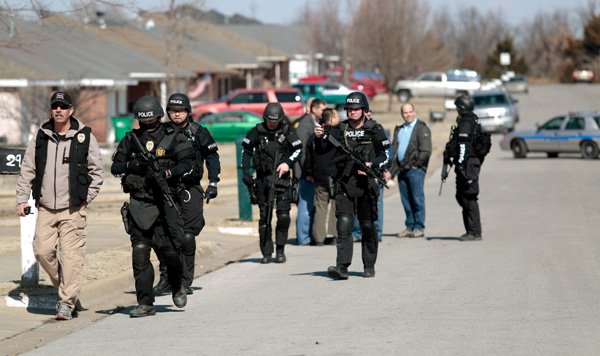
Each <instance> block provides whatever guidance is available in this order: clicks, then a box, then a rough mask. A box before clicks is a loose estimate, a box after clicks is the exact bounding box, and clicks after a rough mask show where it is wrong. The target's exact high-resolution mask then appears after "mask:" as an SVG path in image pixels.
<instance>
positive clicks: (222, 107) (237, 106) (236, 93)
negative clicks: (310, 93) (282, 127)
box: [194, 88, 304, 120]
mask: <svg viewBox="0 0 600 356" xmlns="http://www.w3.org/2000/svg"><path fill="white" fill-rule="evenodd" d="M274 102H280V103H281V106H283V110H284V111H285V114H286V115H287V116H288V118H290V119H291V120H294V119H296V118H298V117H300V116H302V115H303V114H304V104H303V99H302V95H301V94H300V92H299V91H298V89H295V88H285V89H236V90H233V91H231V92H229V93H228V94H226V95H225V96H223V97H222V98H221V99H219V100H217V101H216V102H212V103H205V104H200V105H197V106H195V107H194V115H195V117H197V118H200V117H202V116H204V115H208V114H214V113H218V112H221V111H249V112H253V113H255V114H257V115H259V116H261V117H262V114H263V111H264V109H265V106H267V104H268V103H274Z"/></svg>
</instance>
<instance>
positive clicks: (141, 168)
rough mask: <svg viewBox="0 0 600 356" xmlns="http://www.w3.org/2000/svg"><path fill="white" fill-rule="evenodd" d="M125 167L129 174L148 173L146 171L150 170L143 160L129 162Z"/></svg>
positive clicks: (137, 159)
mask: <svg viewBox="0 0 600 356" xmlns="http://www.w3.org/2000/svg"><path fill="white" fill-rule="evenodd" d="M125 167H126V169H127V172H129V173H135V174H140V173H144V172H146V169H147V168H148V163H146V161H144V160H143V159H139V158H134V159H132V160H130V161H127V163H126V164H125Z"/></svg>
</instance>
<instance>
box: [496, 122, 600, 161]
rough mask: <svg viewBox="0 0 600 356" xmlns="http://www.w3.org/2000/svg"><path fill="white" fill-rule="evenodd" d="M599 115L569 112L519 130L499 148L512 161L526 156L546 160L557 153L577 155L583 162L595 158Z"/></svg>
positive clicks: (504, 140)
mask: <svg viewBox="0 0 600 356" xmlns="http://www.w3.org/2000/svg"><path fill="white" fill-rule="evenodd" d="M599 144H600V112H597V111H591V112H571V113H568V114H564V115H560V116H556V117H553V118H552V119H550V120H548V121H546V123H544V124H543V125H541V126H539V127H538V128H537V129H534V130H519V131H514V132H511V133H509V134H507V135H505V136H504V138H503V139H502V140H501V141H500V148H501V149H503V150H511V151H512V152H513V155H514V157H515V158H525V157H526V156H527V153H529V152H545V153H546V154H547V155H548V157H550V158H554V157H558V154H559V153H577V152H581V155H582V156H583V158H585V159H594V158H598V145H599Z"/></svg>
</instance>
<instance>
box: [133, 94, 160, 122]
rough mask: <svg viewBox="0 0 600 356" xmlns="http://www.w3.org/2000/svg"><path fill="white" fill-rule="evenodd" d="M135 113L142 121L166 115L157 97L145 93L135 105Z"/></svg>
mask: <svg viewBox="0 0 600 356" xmlns="http://www.w3.org/2000/svg"><path fill="white" fill-rule="evenodd" d="M133 115H134V116H135V118H136V119H138V120H140V121H150V120H152V119H154V118H155V117H158V118H161V117H163V116H165V112H164V111H163V108H162V106H160V103H159V102H158V100H157V99H156V98H155V97H153V96H151V95H144V96H142V97H141V98H139V99H138V100H137V101H136V102H135V104H134V105H133Z"/></svg>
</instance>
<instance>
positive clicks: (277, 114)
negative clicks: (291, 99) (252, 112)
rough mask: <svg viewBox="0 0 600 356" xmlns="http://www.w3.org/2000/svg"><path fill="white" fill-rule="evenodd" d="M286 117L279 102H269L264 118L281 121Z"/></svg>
mask: <svg viewBox="0 0 600 356" xmlns="http://www.w3.org/2000/svg"><path fill="white" fill-rule="evenodd" d="M284 117H285V113H284V112H283V107H282V106H281V104H279V103H268V104H267V106H266V107H265V111H264V112H263V120H265V121H267V120H269V121H281V120H283V118H284Z"/></svg>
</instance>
